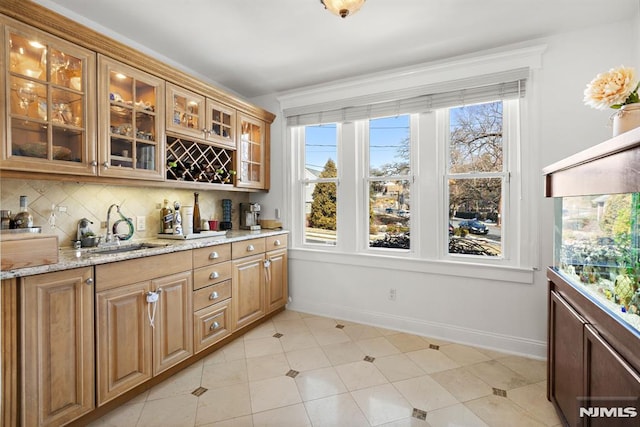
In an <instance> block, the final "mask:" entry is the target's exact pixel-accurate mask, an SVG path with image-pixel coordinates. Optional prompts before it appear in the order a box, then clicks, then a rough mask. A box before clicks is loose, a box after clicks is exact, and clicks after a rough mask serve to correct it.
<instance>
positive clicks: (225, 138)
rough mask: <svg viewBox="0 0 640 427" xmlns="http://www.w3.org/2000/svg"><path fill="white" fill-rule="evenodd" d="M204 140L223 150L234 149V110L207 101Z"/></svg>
mask: <svg viewBox="0 0 640 427" xmlns="http://www.w3.org/2000/svg"><path fill="white" fill-rule="evenodd" d="M206 108H207V114H206V122H205V128H204V134H205V139H206V140H208V141H211V142H216V143H218V145H221V146H223V147H225V148H229V149H231V150H235V149H236V137H235V135H236V110H235V109H233V108H231V107H228V106H226V105H224V104H220V103H218V102H215V101H213V100H212V99H207V102H206Z"/></svg>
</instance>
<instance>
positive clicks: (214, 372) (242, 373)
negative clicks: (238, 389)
mask: <svg viewBox="0 0 640 427" xmlns="http://www.w3.org/2000/svg"><path fill="white" fill-rule="evenodd" d="M247 381H249V377H248V375H247V362H246V360H234V361H233V362H226V363H216V364H213V365H205V366H204V369H203V370H202V381H201V382H200V385H201V386H202V387H205V388H208V389H213V388H220V387H226V386H229V385H233V384H240V383H246V382H247Z"/></svg>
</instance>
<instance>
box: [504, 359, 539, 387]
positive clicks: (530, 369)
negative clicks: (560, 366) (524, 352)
mask: <svg viewBox="0 0 640 427" xmlns="http://www.w3.org/2000/svg"><path fill="white" fill-rule="evenodd" d="M496 361H497V362H499V363H501V364H503V365H505V366H506V367H507V368H509V369H511V370H512V371H515V372H517V373H519V374H520V375H522V376H523V377H525V378H526V379H527V380H528V381H529V382H532V383H537V382H540V381H545V380H546V379H547V362H546V361H545V360H535V359H528V358H526V357H521V356H507V357H501V358H499V359H496Z"/></svg>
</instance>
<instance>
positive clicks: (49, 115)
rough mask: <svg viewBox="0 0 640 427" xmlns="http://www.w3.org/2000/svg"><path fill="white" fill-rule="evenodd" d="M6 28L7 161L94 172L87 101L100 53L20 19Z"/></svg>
mask: <svg viewBox="0 0 640 427" xmlns="http://www.w3.org/2000/svg"><path fill="white" fill-rule="evenodd" d="M0 23H2V19H0ZM3 29H4V43H5V47H6V54H7V56H8V63H9V67H8V69H6V70H5V71H4V72H5V73H6V74H5V75H4V77H5V79H4V81H5V85H6V86H5V93H6V97H5V111H6V120H7V126H6V134H5V136H6V138H7V139H6V141H7V143H6V144H4V145H3V147H2V160H1V165H2V167H3V168H5V169H14V170H28V171H36V172H48V173H51V172H54V173H72V174H94V173H95V162H96V156H95V137H94V136H93V134H94V133H93V128H94V126H95V125H94V123H95V117H94V116H93V115H92V114H91V113H90V111H91V110H90V108H88V106H89V105H91V101H92V100H93V88H95V83H94V78H93V76H94V70H95V55H94V54H93V53H92V52H90V51H88V50H86V49H83V48H81V47H79V46H76V45H73V44H71V43H68V42H66V41H64V40H60V39H58V38H56V37H54V36H51V35H49V34H46V33H43V32H40V31H39V30H36V29H34V28H31V27H29V26H26V25H22V24H19V23H15V22H11V23H10V25H9V24H7V25H5V26H4V28H3Z"/></svg>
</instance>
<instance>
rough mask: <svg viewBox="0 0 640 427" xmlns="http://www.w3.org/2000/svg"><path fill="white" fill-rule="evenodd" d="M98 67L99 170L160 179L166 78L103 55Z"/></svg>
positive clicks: (162, 156)
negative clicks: (157, 76) (152, 74)
mask: <svg viewBox="0 0 640 427" xmlns="http://www.w3.org/2000/svg"><path fill="white" fill-rule="evenodd" d="M98 70H99V89H98V115H99V117H100V122H99V128H100V129H99V134H100V139H99V146H98V151H99V156H100V157H99V167H98V173H99V174H100V175H102V176H115V177H123V178H137V179H152V180H162V179H163V171H164V168H163V166H164V109H163V108H164V81H163V80H160V79H158V78H156V77H154V76H151V75H150V74H147V73H144V72H142V71H140V70H137V69H135V68H132V67H129V66H127V65H124V64H121V63H119V62H117V61H114V60H112V59H109V58H106V57H104V56H102V55H100V56H99V57H98Z"/></svg>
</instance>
